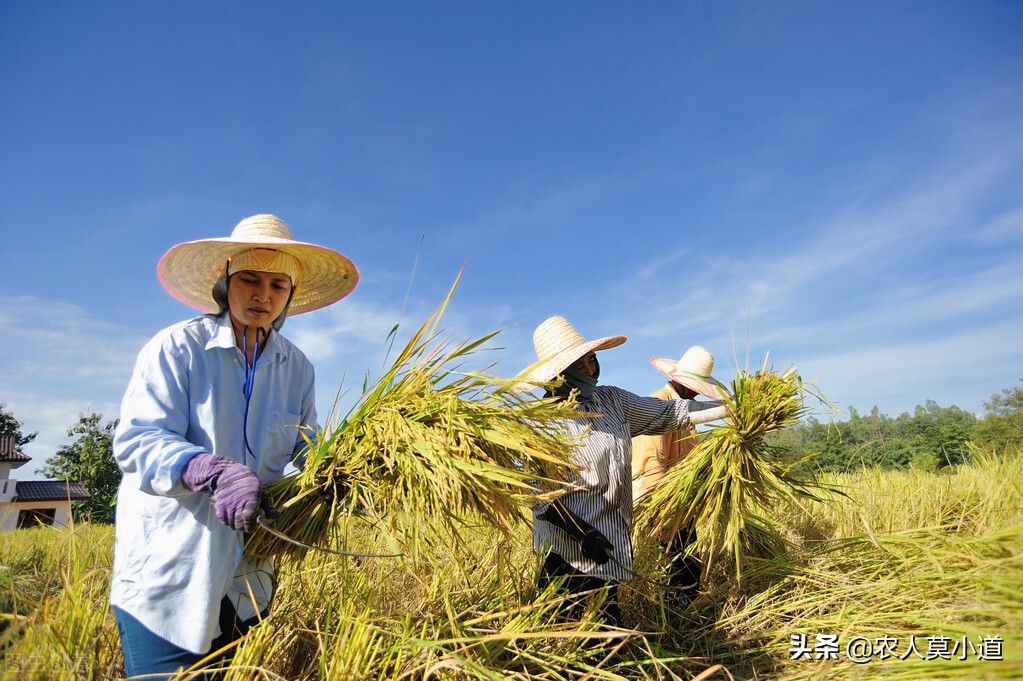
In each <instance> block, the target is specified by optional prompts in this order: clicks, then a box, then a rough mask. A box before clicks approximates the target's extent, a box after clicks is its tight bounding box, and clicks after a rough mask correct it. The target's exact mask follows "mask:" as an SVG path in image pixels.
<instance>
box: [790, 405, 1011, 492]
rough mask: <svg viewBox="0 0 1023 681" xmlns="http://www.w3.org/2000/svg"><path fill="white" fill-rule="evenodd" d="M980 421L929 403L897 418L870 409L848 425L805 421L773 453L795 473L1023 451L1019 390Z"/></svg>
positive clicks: (941, 464)
mask: <svg viewBox="0 0 1023 681" xmlns="http://www.w3.org/2000/svg"><path fill="white" fill-rule="evenodd" d="M984 409H985V412H984V414H983V416H981V417H980V418H978V417H976V416H974V415H973V414H971V413H969V412H967V411H964V410H962V409H960V408H959V407H955V406H952V407H942V406H939V405H938V404H937V403H935V402H934V401H933V400H927V402H926V403H924V404H923V405H918V406H917V407H916V408H915V409H914V410H913V413H912V414H910V413H908V412H906V413H903V414H901V415H900V416H897V417H891V416H888V415H886V414H882V413H881V412H880V410H879V409H878V408H877V407H874V408H873V409H872V410H871V411H870V413H869V414H866V415H864V414H861V413H859V412H858V411H857V410H856V409H850V410H849V419H848V420H847V421H831V422H822V421H820V420H818V419H816V418H813V417H811V418H809V419H807V421H806V423H805V424H803V425H802V426H800V427H795V428H791V429H789V430H786V431H783V432H781V433H778V434H777V436H776V437H775V438H774V440H773V441H772V445H773V446H774V447H775V451H776V452H777V453H778V454H779V455H780V456H783V457H785V458H786V459H788V460H791V461H794V462H796V466H795V470H803V471H811V470H812V471H828V472H846V471H852V470H856V469H859V468H863V467H880V468H884V469H907V468H917V469H921V470H927V471H937V470H940V469H942V468H946V467H949V466H956V465H959V464H961V463H964V462H966V461H968V460H969V458H970V455H971V446H972V447H979V448H981V449H984V450H987V451H991V452H997V453H1003V454H1018V453H1019V452H1020V449H1021V448H1023V387H1014V388H1006V389H1004V390H1002V391H1001V392H1000V393H996V394H994V395H992V396H991V397H990V398H989V399H988V400H987V401H986V402H984Z"/></svg>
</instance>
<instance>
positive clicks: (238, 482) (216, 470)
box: [181, 453, 263, 532]
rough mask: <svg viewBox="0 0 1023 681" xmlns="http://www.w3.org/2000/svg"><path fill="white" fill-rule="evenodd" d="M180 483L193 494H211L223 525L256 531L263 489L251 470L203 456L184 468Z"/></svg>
mask: <svg viewBox="0 0 1023 681" xmlns="http://www.w3.org/2000/svg"><path fill="white" fill-rule="evenodd" d="M181 481H182V483H184V485H185V487H187V488H188V489H190V490H192V491H193V492H209V493H210V495H211V497H210V499H211V500H212V501H213V508H214V510H215V511H216V514H217V519H219V520H220V522H222V523H224V524H225V525H227V526H228V527H230V528H233V529H235V530H241V531H243V532H251V531H252V530H254V529H256V518H257V517H258V516H259V510H260V504H261V502H262V500H263V485H262V484H261V483H260V482H259V478H258V477H256V474H255V473H253V472H252V469H251V468H249V467H248V466H246V465H244V464H241V463H238V462H237V461H235V460H234V459H229V458H227V457H226V456H220V455H217V454H207V453H202V454H198V455H196V456H194V457H193V458H192V459H191V460H189V462H188V463H187V464H185V470H184V471H182V473H181Z"/></svg>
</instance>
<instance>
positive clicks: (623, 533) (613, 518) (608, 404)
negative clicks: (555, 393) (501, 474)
mask: <svg viewBox="0 0 1023 681" xmlns="http://www.w3.org/2000/svg"><path fill="white" fill-rule="evenodd" d="M579 411H582V412H591V413H596V414H599V416H596V417H593V418H578V419H566V420H565V422H564V423H565V429H566V431H567V432H568V433H570V434H571V435H572V436H574V437H576V438H580V439H581V444H580V445H579V446H578V447H577V448H576V449H575V451H574V452H573V454H572V460H573V461H574V462H575V463H576V465H577V466H578V467H579V475H578V476H573V478H572V479H571V480H570V482H572V483H575V484H577V485H581V487H582V489H578V490H575V491H572V492H568V493H567V494H565V495H563V496H561V497H560V498H559V499H560V501H561V503H562V504H564V505H565V507H566V508H567V509H568V510H569V511H571V512H572V513H574V514H575V515H577V516H579V517H580V518H581V519H583V520H585V521H586V522H587V523H589V524H590V525H592V526H593V527H595V528H597V529H598V530H600V531H601V532H602V533H603V534H604V536H605V537H607V538H608V539H609V540H610V541H611V544H612V545H613V546H614V551H613V552H612V553H611V556H612V560H610V561H608V562H607V563H606V564H604V565H598V564H597V563H595V562H593V561H592V560H590V559H589V558H586V557H585V556H583V554H582V551H581V549H580V547H579V542H578V540H576V539H575V538H574V537H571V536H570V535H569V534H568V533H567V532H565V531H564V530H561V529H559V528H557V527H555V526H554V525H552V524H551V523H549V522H547V521H546V520H544V519H543V518H541V517H540V515H541V514H543V513H544V512H545V511H546V510H547V508H548V505H547V504H537V505H536V506H535V507H534V509H533V546H534V548H535V549H536V550H537V551H538V552H541V551H544V550H546V549H547V548H550V549H551V550H552V551H553V552H554V553H557V554H558V555H559V556H561V557H562V558H564V559H565V560H566V561H567V562H568V563H570V564H571V565H572V567H574V568H575V569H576V570H579V571H580V572H584V573H586V574H588V575H591V576H594V577H600V578H601V579H606V580H609V581H619V580H625V579H628V578H630V577H632V533H631V529H632V438H633V437H635V436H637V435H653V434H657V433H666V432H668V431H671V430H680V429H686V428H689V427H690V421H689V401H688V400H670V401H666V400H659V399H656V398H653V397H641V396H639V395H636V394H634V393H631V392H629V391H627V390H622V389H621V388H616V387H614V386H604V385H598V386H596V387H595V388H594V389H593V397H592V399H590V400H586V401H582V402H580V403H579Z"/></svg>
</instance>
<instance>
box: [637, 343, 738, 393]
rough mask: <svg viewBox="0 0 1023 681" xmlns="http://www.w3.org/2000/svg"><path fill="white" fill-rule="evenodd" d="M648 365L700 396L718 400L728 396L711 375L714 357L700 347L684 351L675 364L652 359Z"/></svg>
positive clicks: (660, 358)
mask: <svg viewBox="0 0 1023 681" xmlns="http://www.w3.org/2000/svg"><path fill="white" fill-rule="evenodd" d="M650 363H651V364H653V365H654V368H656V369H657V370H658V371H660V372H661V373H662V374H665V375H666V376H667V377H668V378H670V379H672V380H673V381H678V382H679V383H681V384H682V385H684V386H686V387H687V388H689V389H690V390H695V391H696V392H698V393H700V394H701V395H706V396H707V397H710V398H713V399H715V400H720V399H723V398H724V397H725V396H727V394H728V390H727V389H726V388H725V386H724V385H723V384H722V383H721V382H720V381H719V380H717V379H716V378H714V377H713V376H712V375H711V374H713V373H714V355H712V354H711V353H710V352H709V351H708V350H707V348H705V347H703V346H702V345H694V346H693V347H691V348H689V349H688V350H686V352H685V354H684V355H682V357H681V358H680V359H679V360H678V361H677V362H676V361H674V360H671V359H667V358H665V357H654V358H653V359H651V360H650Z"/></svg>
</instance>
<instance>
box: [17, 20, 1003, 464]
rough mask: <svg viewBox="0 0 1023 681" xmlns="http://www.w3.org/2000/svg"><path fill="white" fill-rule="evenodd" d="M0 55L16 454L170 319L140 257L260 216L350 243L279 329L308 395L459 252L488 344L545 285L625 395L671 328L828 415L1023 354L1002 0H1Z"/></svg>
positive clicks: (331, 242)
mask: <svg viewBox="0 0 1023 681" xmlns="http://www.w3.org/2000/svg"><path fill="white" fill-rule="evenodd" d="M0 87H2V92H3V104H2V106H0V206H2V218H0V229H2V230H3V239H2V243H3V244H4V246H3V258H2V262H3V266H2V267H0V332H2V334H3V350H4V351H3V353H2V354H3V359H2V360H0V402H4V403H6V404H7V409H8V410H9V411H12V412H13V413H14V415H15V416H16V418H18V419H19V420H20V421H22V423H23V428H24V430H25V431H26V432H35V431H38V433H39V435H38V437H37V439H36V441H35V442H33V443H32V444H30V445H28V446H27V447H26V454H28V455H29V456H32V457H34V461H33V462H32V464H31V465H30V466H26V467H25V468H23V469H20V470H19V471H17V472H16V477H19V478H21V479H25V478H26V477H31V476H32V473H33V471H32V470H31V469H32V468H38V467H40V466H41V465H42V464H43V463H44V461H45V459H46V457H48V456H50V455H52V453H53V452H54V451H55V449H56V448H57V447H59V446H61V445H63V444H66V443H67V442H68V441H69V438H68V437H67V436H66V430H67V429H68V428H69V427H70V426H71V425H73V424H74V423H75V422H76V421H77V419H78V416H79V414H81V413H86V412H94V413H100V414H102V415H103V417H104V420H105V421H107V420H111V419H113V418H116V417H117V412H118V404H119V402H120V399H121V395H122V394H123V391H124V388H125V385H126V384H127V381H128V378H129V375H130V372H131V369H132V366H133V363H134V358H135V355H136V353H137V352H138V350H139V349H140V348H141V346H142V344H143V343H144V342H145V341H146V340H147V339H148V338H149V337H150V336H152V335H153V334H154V333H156V332H157V331H159V330H160V329H162V328H164V327H166V326H168V325H170V324H173V323H175V322H177V321H181V320H183V319H186V318H188V317H190V316H193V313H192V311H191V310H190V309H189V308H187V307H185V306H184V305H183V304H181V303H179V302H177V301H176V300H174V299H173V298H171V297H170V296H169V295H168V294H167V293H166V292H165V291H164V290H163V289H162V288H161V286H160V284H159V281H158V280H157V277H156V263H157V261H158V260H159V258H160V257H161V256H162V255H163V253H164V252H165V251H166V250H167V249H168V248H170V247H171V246H173V245H175V244H177V243H179V242H182V241H187V240H192V239H201V238H206V237H218V236H226V235H227V234H228V233H229V232H230V230H231V228H232V227H233V226H234V225H235V224H236V223H237V222H238V221H239V220H240V219H242V218H244V217H246V216H249V215H253V214H256V213H264V212H269V213H274V214H276V215H278V216H280V217H281V218H282V219H284V220H285V221H287V222H288V223H289V224H290V225H291V227H292V229H293V231H294V233H295V236H296V238H298V239H301V240H305V241H311V242H314V243H320V244H323V245H327V246H330V247H332V248H335V249H337V250H339V251H341V252H342V253H344V254H345V255H347V256H348V257H350V258H351V259H352V260H353V261H354V262H355V264H356V265H357V266H358V267H359V269H360V271H361V274H362V278H361V281H360V283H359V286H358V288H357V289H356V290H355V292H354V293H353V294H352V295H351V296H349V297H348V298H346V299H345V300H343V301H341V302H340V303H338V304H336V305H334V306H332V307H329V308H326V309H324V310H320V311H317V312H313V313H310V314H308V315H302V316H296V317H294V318H292V319H289V321H288V323H287V325H286V326H285V328H284V331H285V334H286V335H288V336H289V337H290V338H292V340H294V341H296V342H297V343H298V345H299V346H300V347H302V348H303V349H304V350H305V351H306V353H307V354H308V355H309V356H310V358H311V359H312V360H313V361H314V363H315V365H316V368H317V392H318V401H319V403H320V411H321V414H322V415H325V414H326V412H328V411H329V410H330V407H331V405H332V404H333V402H334V399H335V396H336V395H337V393H338V391H339V390H341V391H342V392H345V391H347V392H346V393H345V395H344V396H343V397H342V399H341V404H342V405H345V404H349V403H350V402H351V400H352V399H354V396H355V395H356V394H357V393H358V390H359V386H360V385H361V383H362V379H363V377H364V376H365V375H367V374H369V375H370V376H375V375H376V373H377V371H378V369H379V367H380V366H381V363H382V362H383V360H384V354H385V351H386V347H387V345H386V336H387V333H388V331H389V330H390V328H391V327H392V326H393V325H394V324H395V323H400V324H401V328H402V329H403V330H406V331H409V330H411V329H412V328H414V327H416V326H418V324H419V323H420V322H421V321H422V320H423V319H424V318H425V316H426V315H427V314H428V313H429V311H430V310H431V309H432V308H433V306H435V305H436V304H437V303H438V302H439V301H440V299H441V298H442V297H443V295H444V293H445V292H446V290H447V288H448V287H449V286H450V284H451V283H452V281H453V280H454V278H455V276H456V275H457V273H458V271H459V269H460V268H461V267H462V265H463V264H465V265H466V272H465V275H464V277H463V280H462V282H461V284H460V286H459V288H458V291H457V293H456V296H455V299H454V302H453V303H452V306H451V308H450V309H449V311H448V313H447V315H446V316H445V320H446V322H445V327H446V329H447V331H448V332H449V333H450V334H451V336H452V337H454V338H470V337H477V336H480V335H482V334H484V333H487V332H489V331H492V330H494V329H498V328H500V329H503V331H502V332H501V333H500V334H499V335H498V337H497V339H496V342H495V343H493V344H492V348H493V349H492V350H491V351H489V352H487V353H486V354H485V355H483V356H481V357H480V358H479V367H474V368H481V367H483V366H484V365H486V364H489V363H491V362H497V365H496V367H495V369H494V372H495V373H498V374H500V375H506V376H510V375H513V374H515V373H517V372H518V371H519V370H520V369H521V368H522V367H524V366H525V365H526V364H528V363H530V362H531V361H533V360H534V359H535V354H534V352H533V348H532V341H531V335H532V331H533V329H534V328H535V327H536V325H537V324H539V323H540V322H541V321H543V320H544V319H545V318H546V317H548V316H550V315H552V314H562V315H564V316H566V317H567V318H568V319H569V320H570V321H571V322H572V323H573V324H574V325H575V326H576V327H577V328H578V329H579V331H580V332H581V333H582V334H583V335H584V336H586V337H587V338H596V337H600V336H605V335H613V334H622V335H626V336H628V337H629V342H628V343H626V344H625V345H623V346H621V347H620V348H616V349H614V350H609V351H607V352H606V353H602V357H601V359H602V375H601V380H602V382H607V383H612V384H615V385H619V386H622V387H625V388H627V389H630V390H633V391H634V392H637V393H648V392H651V391H653V390H655V389H657V388H658V387H660V385H661V384H662V379H663V377H662V376H661V374H659V373H657V372H656V371H655V370H654V369H653V368H652V367H651V366H650V365H649V363H648V360H649V358H650V357H652V356H655V355H656V356H666V357H673V358H678V357H679V356H681V354H682V353H683V351H684V350H685V349H686V348H687V347H689V346H690V345H693V344H701V345H704V346H706V347H707V348H708V349H710V350H711V351H712V352H713V353H715V355H716V357H717V365H716V370H715V374H716V375H717V377H718V378H720V379H722V380H726V381H727V380H729V379H730V378H731V377H732V376H734V374H735V372H736V370H737V369H739V368H741V367H745V366H759V365H760V364H761V363H763V362H764V361H765V358H769V362H770V364H771V366H773V367H774V368H777V369H781V368H785V367H787V366H788V365H795V366H796V367H797V368H798V369H799V370H800V372H801V373H802V375H803V377H804V379H806V380H814V381H816V384H817V386H818V388H819V389H820V391H821V392H822V393H823V394H824V395H825V396H826V397H827V398H828V399H830V400H831V401H832V402H833V403H834V404H835V406H836V407H837V408H838V409H839V410H841V413H844V414H845V415H847V414H848V409H849V408H850V407H854V408H856V409H857V410H859V411H861V412H865V411H869V410H870V409H871V407H873V406H875V405H876V406H878V407H879V408H880V409H881V411H882V412H884V413H888V414H889V415H893V416H895V415H898V414H900V413H902V412H905V411H912V410H913V408H914V407H915V406H916V405H918V404H923V403H924V402H925V401H926V400H934V401H935V402H937V403H938V404H939V405H941V406H951V405H956V406H959V407H962V408H963V409H966V410H968V411H971V412H975V413H980V412H981V411H982V410H983V402H984V401H985V400H986V399H988V398H989V397H990V396H991V395H992V394H993V393H997V392H1000V391H1001V390H1002V389H1004V388H1008V387H1013V386H1017V385H1019V381H1020V380H1021V379H1023V340H1021V339H1023V192H1021V188H1023V3H1019V2H1014V1H1011V0H1009V1H1004V2H992V1H983V0H982V1H976V2H941V1H934V2H922V1H907V2H897V3H892V2H874V1H872V0H868V1H857V2H798V1H797V2H647V3H626V2H582V1H576V0H566V1H564V2H554V3H552V2H514V3H512V2H505V3H498V2H389V3H369V2H362V3H341V2H321V3H318V2H305V3H284V2H275V3H270V2H251V1H250V2H232V1H218V2H135V1H133V2H93V3H79V2H62V1H54V2H46V3H41V2H28V1H27V0H26V1H12V0H0ZM413 271H414V276H413ZM410 280H411V284H410ZM841 413H840V415H839V418H841V417H842V415H841ZM822 417H823V418H826V415H824V414H823V412H822Z"/></svg>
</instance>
